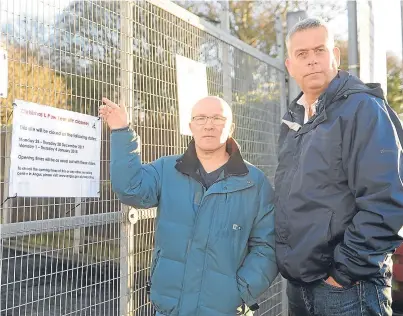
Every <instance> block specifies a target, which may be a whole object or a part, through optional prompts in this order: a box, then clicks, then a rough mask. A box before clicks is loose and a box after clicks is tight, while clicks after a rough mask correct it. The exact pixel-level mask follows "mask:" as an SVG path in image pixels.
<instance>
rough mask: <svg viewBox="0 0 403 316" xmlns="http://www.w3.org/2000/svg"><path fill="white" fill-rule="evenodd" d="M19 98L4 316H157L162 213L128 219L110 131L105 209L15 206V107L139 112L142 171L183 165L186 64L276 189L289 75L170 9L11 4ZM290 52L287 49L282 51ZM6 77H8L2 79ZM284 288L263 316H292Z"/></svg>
mask: <svg viewBox="0 0 403 316" xmlns="http://www.w3.org/2000/svg"><path fill="white" fill-rule="evenodd" d="M0 21H1V25H0V27H1V37H0V44H1V46H2V47H3V48H4V49H6V51H7V54H8V96H7V98H1V97H0V128H1V129H0V205H1V224H0V234H1V249H0V254H1V257H0V258H1V276H0V277H1V282H0V284H1V293H0V304H1V305H0V314H1V315H5V316H8V315H47V316H48V315H54V316H59V315H97V316H98V315H106V316H112V315H122V316H124V315H147V316H148V315H150V316H151V315H152V311H151V306H150V304H149V302H148V298H147V295H146V293H145V283H146V279H147V275H148V272H149V271H148V270H149V264H150V260H151V252H152V248H153V231H154V217H155V210H141V211H140V210H139V211H138V210H132V213H131V214H132V215H133V218H132V220H133V219H134V218H136V219H137V222H136V221H132V222H131V221H130V220H129V219H130V218H129V211H130V210H129V209H128V208H127V207H125V206H124V205H122V204H121V203H120V202H119V201H118V200H117V199H116V197H115V196H114V194H113V192H112V190H111V184H110V181H109V148H110V143H109V131H108V130H107V128H106V127H105V126H103V130H102V147H101V191H100V198H99V199H98V198H88V199H81V198H45V197H43V198H42V197H41V198H24V197H18V196H16V197H9V194H8V184H9V167H10V150H11V134H12V115H13V112H12V111H13V107H12V103H13V100H15V99H22V100H26V101H30V102H35V103H39V104H44V105H49V106H53V107H58V108H64V109H68V110H71V111H76V112H80V113H85V114H90V115H94V116H96V115H97V111H98V106H99V105H100V100H101V98H102V96H107V97H109V98H110V99H112V100H115V101H117V102H125V103H126V104H130V105H131V107H130V111H129V112H130V116H131V119H132V122H133V123H134V126H135V127H136V128H137V131H138V133H139V134H140V135H141V137H142V143H143V144H142V153H143V161H144V162H150V161H152V160H155V159H157V158H158V157H160V156H162V155H171V154H178V153H182V152H183V151H184V150H185V148H186V146H187V144H188V142H189V140H190V138H189V137H187V136H183V135H181V134H180V133H179V127H178V126H179V114H178V108H177V92H176V79H175V55H176V54H179V55H182V56H185V57H187V58H190V59H193V60H196V61H200V62H203V63H205V64H206V65H207V80H208V90H209V94H211V95H219V96H222V97H224V98H225V99H226V100H228V101H229V102H230V104H231V105H232V108H233V111H234V115H235V124H236V133H235V138H236V139H237V140H238V142H239V143H240V145H241V148H242V151H243V153H244V158H245V159H246V160H248V161H250V162H251V163H253V164H255V165H256V166H258V167H259V168H261V169H262V170H263V171H264V172H265V174H266V175H267V176H268V177H269V178H270V179H271V180H273V175H274V170H275V168H276V164H277V162H276V140H277V135H278V132H279V126H280V117H281V113H282V111H283V110H284V109H285V86H284V84H285V80H284V75H285V72H284V67H283V65H282V61H281V60H277V59H272V58H270V57H268V56H266V55H264V54H262V53H260V52H259V51H257V50H255V49H253V48H251V47H250V46H248V45H246V44H245V43H243V42H241V41H239V40H238V39H236V38H234V37H232V36H230V35H229V34H228V33H227V32H226V31H224V30H223V29H221V28H217V27H215V26H213V25H211V24H209V23H207V22H205V21H203V20H201V19H199V18H198V17H196V16H195V15H193V14H191V13H189V12H188V11H186V10H184V9H182V8H180V7H178V6H176V5H174V4H172V3H170V2H169V1H162V0H148V1H130V2H129V1H71V0H70V1H69V0H35V1H28V2H25V1H22V0H0ZM279 42H280V43H282V40H281V39H280V41H279ZM0 71H1V69H0ZM284 302H285V296H284V290H283V282H282V280H281V279H280V278H278V279H277V280H276V282H275V283H274V284H273V285H272V287H271V288H270V289H269V291H268V292H267V293H265V295H263V296H262V298H261V308H260V310H259V312H257V313H256V314H257V315H270V316H271V315H273V316H274V315H281V314H282V313H283V315H285V305H284Z"/></svg>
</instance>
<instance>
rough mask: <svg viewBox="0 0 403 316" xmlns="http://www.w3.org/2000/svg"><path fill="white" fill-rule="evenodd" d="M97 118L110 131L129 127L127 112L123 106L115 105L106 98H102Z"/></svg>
mask: <svg viewBox="0 0 403 316" xmlns="http://www.w3.org/2000/svg"><path fill="white" fill-rule="evenodd" d="M102 102H103V103H105V105H102V106H101V107H100V108H99V116H100V117H101V118H102V119H103V121H104V122H106V123H107V124H108V126H109V128H110V129H111V130H113V129H119V128H124V127H126V126H128V125H129V121H128V118H127V111H126V107H125V106H124V105H117V104H115V103H113V102H112V101H111V100H109V99H107V98H102Z"/></svg>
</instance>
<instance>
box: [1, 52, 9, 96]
mask: <svg viewBox="0 0 403 316" xmlns="http://www.w3.org/2000/svg"><path fill="white" fill-rule="evenodd" d="M7 90H8V59H7V51H6V50H5V49H2V48H0V98H7Z"/></svg>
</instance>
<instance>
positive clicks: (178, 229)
mask: <svg viewBox="0 0 403 316" xmlns="http://www.w3.org/2000/svg"><path fill="white" fill-rule="evenodd" d="M139 149H140V144H139V137H138V136H137V135H136V133H135V132H133V131H132V130H130V129H122V130H115V131H113V132H112V135H111V182H112V187H113V191H114V192H115V193H116V194H117V196H118V197H119V199H120V200H121V201H122V202H123V203H125V204H127V205H131V206H134V207H136V208H150V207H157V218H156V231H155V250H154V254H153V260H152V265H151V269H150V281H151V294H150V297H151V301H152V303H153V305H154V307H155V309H156V310H157V312H158V313H160V314H163V315H180V316H197V315H198V316H212V315H214V316H234V315H236V313H237V312H236V310H237V307H239V306H241V305H242V304H245V305H247V306H254V307H256V306H257V305H256V303H257V299H258V297H259V296H260V295H261V294H262V293H263V292H264V291H265V290H267V288H268V287H269V286H270V284H271V282H272V281H273V280H274V279H275V277H276V276H277V272H278V270H277V265H276V262H275V254H274V242H275V240H274V209H273V204H272V199H273V190H272V187H271V185H270V184H269V182H268V180H267V178H266V177H265V175H264V174H263V173H262V172H261V171H260V170H259V169H257V168H256V167H254V166H252V165H250V164H247V163H245V162H244V160H243V159H242V157H241V155H240V152H239V149H238V146H237V144H236V143H235V141H233V140H232V139H230V140H229V141H228V142H227V151H228V152H229V153H230V159H229V161H228V163H227V164H226V167H225V169H224V171H223V172H222V174H221V176H220V177H219V179H218V180H217V181H216V182H215V183H214V184H213V185H212V186H211V187H210V188H209V189H208V190H206V189H205V188H204V186H203V185H202V184H201V179H200V175H199V173H198V171H197V170H198V167H199V161H198V159H197V156H196V151H195V146H194V142H193V141H192V142H191V143H190V145H189V148H188V149H187V151H186V153H185V154H184V155H182V156H168V157H162V158H160V159H158V160H156V161H154V162H153V163H150V164H142V163H141V159H140V150H139Z"/></svg>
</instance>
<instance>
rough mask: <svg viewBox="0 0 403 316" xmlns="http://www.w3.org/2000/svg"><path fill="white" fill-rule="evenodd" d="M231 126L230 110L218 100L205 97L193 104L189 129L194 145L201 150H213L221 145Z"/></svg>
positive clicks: (224, 141) (228, 134)
mask: <svg viewBox="0 0 403 316" xmlns="http://www.w3.org/2000/svg"><path fill="white" fill-rule="evenodd" d="M232 128H233V124H232V117H231V113H230V110H229V109H228V108H227V107H226V106H225V105H222V104H221V103H220V102H219V101H218V100H215V99H206V100H203V101H201V102H199V103H198V104H196V105H195V106H194V108H193V111H192V118H191V122H190V130H191V131H192V135H193V138H194V140H195V144H196V147H198V148H200V149H201V150H203V151H215V150H217V149H219V148H220V147H222V146H223V145H224V144H225V143H226V141H227V139H228V137H229V136H230V135H231V132H232Z"/></svg>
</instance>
